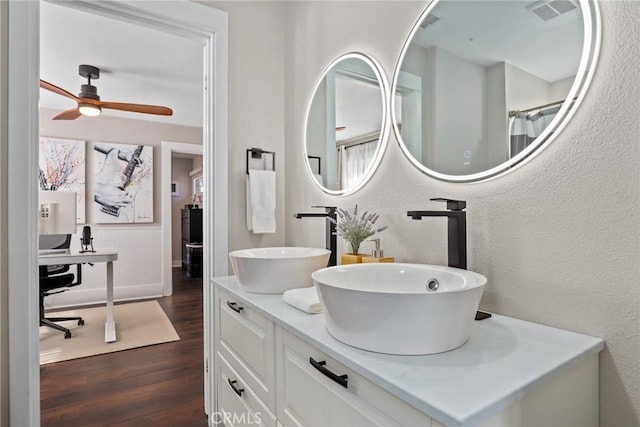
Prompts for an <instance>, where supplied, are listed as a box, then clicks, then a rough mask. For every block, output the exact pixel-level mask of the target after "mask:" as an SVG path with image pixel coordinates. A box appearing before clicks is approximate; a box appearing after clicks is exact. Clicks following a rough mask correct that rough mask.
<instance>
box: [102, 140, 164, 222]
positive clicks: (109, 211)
mask: <svg viewBox="0 0 640 427" xmlns="http://www.w3.org/2000/svg"><path fill="white" fill-rule="evenodd" d="M93 156H94V170H95V177H94V220H95V221H94V222H95V223H96V224H108V223H144V222H153V147H152V146H145V145H129V144H110V143H102V142H96V143H95V144H94V146H93Z"/></svg>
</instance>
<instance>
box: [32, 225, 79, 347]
mask: <svg viewBox="0 0 640 427" xmlns="http://www.w3.org/2000/svg"><path fill="white" fill-rule="evenodd" d="M70 244H71V234H51V235H41V236H40V249H69V245H70ZM76 267H77V272H76V274H75V275H74V274H73V273H67V272H68V271H69V264H65V265H43V266H40V326H49V327H50V328H54V329H57V330H58V331H61V332H64V337H65V338H71V331H70V330H69V329H67V328H65V327H63V326H60V325H58V324H57V323H54V322H64V321H67V320H76V321H78V325H84V320H83V319H82V317H45V314H44V298H45V297H47V296H49V295H53V294H58V293H61V292H66V291H68V290H69V288H71V287H73V286H78V285H79V284H81V283H82V268H81V265H80V264H76ZM74 279H76V281H75V282H74V281H73V280H74Z"/></svg>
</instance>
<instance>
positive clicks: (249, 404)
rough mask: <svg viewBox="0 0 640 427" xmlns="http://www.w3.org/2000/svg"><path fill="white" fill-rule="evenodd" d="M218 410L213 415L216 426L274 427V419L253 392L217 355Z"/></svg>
mask: <svg viewBox="0 0 640 427" xmlns="http://www.w3.org/2000/svg"><path fill="white" fill-rule="evenodd" d="M217 378H218V396H219V399H218V410H217V412H216V413H215V414H213V421H214V423H215V424H216V425H220V422H222V423H223V424H224V425H225V427H239V426H253V427H256V426H265V427H275V425H276V417H275V415H274V414H273V413H272V412H271V411H270V410H269V409H268V408H267V407H266V406H265V404H264V403H263V402H262V401H261V400H260V398H259V397H258V396H257V395H256V393H255V391H254V390H253V389H251V387H250V386H249V385H248V384H247V383H246V382H245V381H244V380H243V379H242V377H241V376H240V375H238V373H237V372H236V371H234V370H233V368H232V367H231V366H230V365H229V363H228V362H227V361H226V360H225V358H224V357H223V356H222V355H220V353H218V375H217Z"/></svg>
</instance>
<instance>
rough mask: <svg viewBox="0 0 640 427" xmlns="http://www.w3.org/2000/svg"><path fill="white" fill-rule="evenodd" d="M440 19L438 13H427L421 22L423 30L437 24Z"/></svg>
mask: <svg viewBox="0 0 640 427" xmlns="http://www.w3.org/2000/svg"><path fill="white" fill-rule="evenodd" d="M439 20H440V18H438V17H437V16H436V15H434V14H429V15H427V17H426V18H424V19H423V20H422V22H421V23H420V28H422V29H423V30H425V29H426V28H427V27H429V26H431V25H433V24H435V23H436V22H438V21H439Z"/></svg>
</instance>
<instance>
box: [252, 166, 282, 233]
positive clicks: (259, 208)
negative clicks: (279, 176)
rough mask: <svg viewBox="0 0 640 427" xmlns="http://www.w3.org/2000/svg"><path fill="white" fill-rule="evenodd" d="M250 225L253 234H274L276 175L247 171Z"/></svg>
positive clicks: (270, 172)
mask: <svg viewBox="0 0 640 427" xmlns="http://www.w3.org/2000/svg"><path fill="white" fill-rule="evenodd" d="M249 187H250V188H249V194H250V199H251V225H252V228H253V232H254V234H263V233H275V232H276V173H275V172H274V171H265V170H256V169H249Z"/></svg>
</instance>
